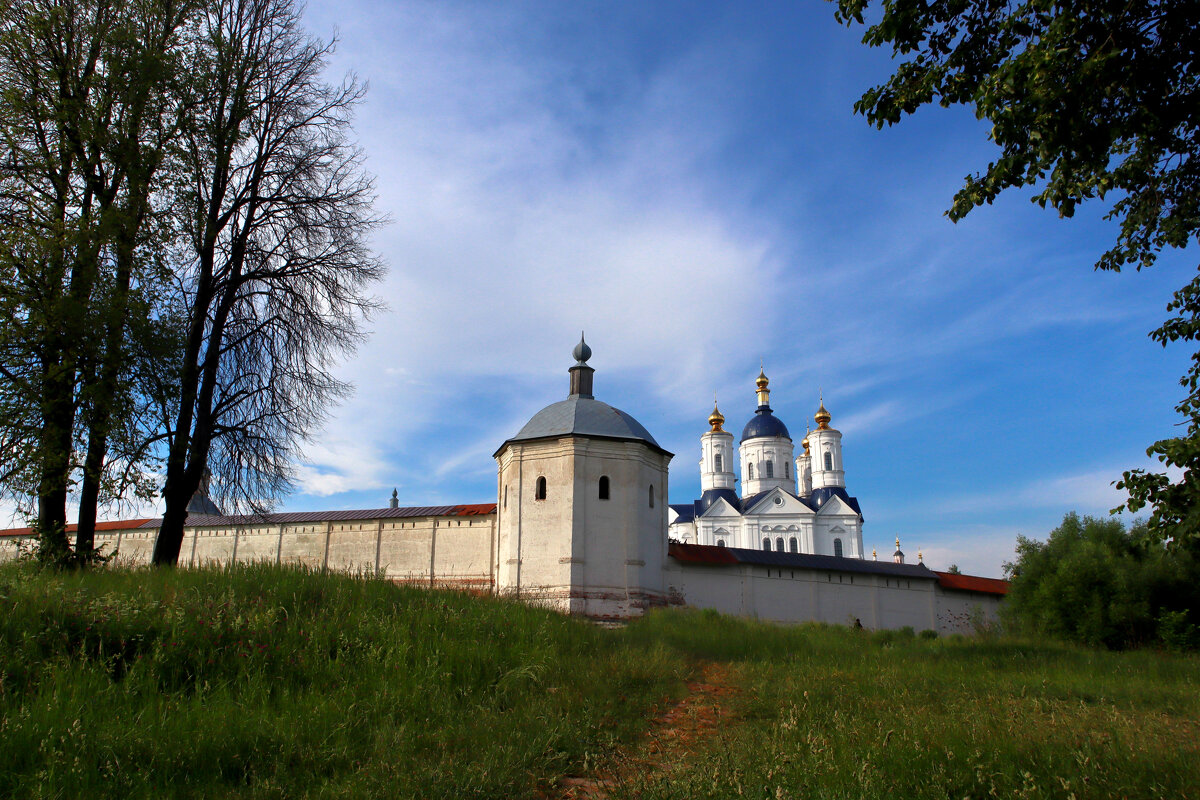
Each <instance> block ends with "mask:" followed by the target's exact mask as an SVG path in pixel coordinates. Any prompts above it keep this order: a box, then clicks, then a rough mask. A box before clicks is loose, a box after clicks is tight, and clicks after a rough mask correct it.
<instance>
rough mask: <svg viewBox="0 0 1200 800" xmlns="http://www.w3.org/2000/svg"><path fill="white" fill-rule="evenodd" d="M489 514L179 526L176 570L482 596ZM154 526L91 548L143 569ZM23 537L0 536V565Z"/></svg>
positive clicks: (489, 551) (114, 533) (488, 575)
mask: <svg viewBox="0 0 1200 800" xmlns="http://www.w3.org/2000/svg"><path fill="white" fill-rule="evenodd" d="M495 530H496V515H495V514H494V513H493V514H478V515H473V516H445V517H416V518H401V519H375V520H354V521H321V522H315V523H306V524H278V523H271V522H267V523H261V524H248V525H232V526H226V527H190V526H189V527H187V528H185V530H184V539H183V545H182V547H181V548H180V564H181V565H184V566H200V565H210V566H220V565H225V564H229V563H233V562H237V563H252V562H266V563H270V564H301V565H304V566H307V567H311V568H314V569H331V570H336V571H339V572H351V573H356V572H369V573H374V574H379V575H381V576H383V577H386V578H389V579H391V580H395V581H399V582H404V583H409V582H412V583H428V584H431V585H434V584H436V585H447V586H458V587H461V588H469V589H480V590H484V591H490V590H491V588H492V572H493V567H492V564H493V560H492V558H493V543H494V540H495ZM157 534H158V530H157V529H156V528H130V529H124V530H110V531H97V532H96V545H97V546H98V547H103V548H104V550H105V552H107V553H116V554H117V558H118V560H119V561H120V562H122V563H126V564H134V565H138V564H149V563H150V560H151V556H152V555H153V552H154V538H155V536H157ZM28 538H29V537H3V538H0V561H7V560H10V559H11V558H14V557H15V556H16V555H17V547H18V543H19V542H21V541H24V540H26V539H28Z"/></svg>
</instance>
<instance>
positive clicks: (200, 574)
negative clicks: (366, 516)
mask: <svg viewBox="0 0 1200 800" xmlns="http://www.w3.org/2000/svg"><path fill="white" fill-rule="evenodd" d="M684 670H685V667H684V665H683V663H682V661H681V660H680V659H679V658H678V657H676V656H674V655H671V654H668V653H667V651H666V650H665V649H664V648H661V647H653V646H649V647H647V646H642V645H640V644H637V645H631V644H627V643H625V642H624V641H623V640H622V637H621V634H620V632H619V631H611V630H604V629H600V628H597V627H594V626H591V625H587V624H583V623H580V622H579V621H577V620H571V619H566V618H564V617H561V616H559V615H557V614H554V613H551V612H547V611H542V610H538V609H533V608H528V607H526V606H523V605H518V604H516V603H509V602H500V601H496V600H491V599H486V598H477V597H471V596H467V595H463V594H458V593H453V592H432V591H426V590H421V589H407V588H401V587H396V586H393V585H391V584H388V583H384V582H382V581H376V580H361V579H351V578H345V577H335V576H322V575H319V574H312V573H308V572H304V571H299V570H279V569H275V568H268V567H257V566H255V567H237V568H234V569H231V570H224V571H210V570H180V571H175V572H169V573H163V572H154V571H132V572H131V571H118V570H114V571H106V570H100V571H97V572H94V573H91V574H85V575H68V576H59V575H52V574H46V573H37V572H34V571H32V570H29V569H22V568H13V567H7V568H4V569H2V570H0V693H2V694H0V709H2V712H3V718H2V720H0V753H2V754H3V756H2V757H3V759H4V764H3V768H2V769H0V797H122V798H124V797H151V796H153V797H162V796H176V797H213V796H233V797H242V796H244V797H280V798H282V797H296V796H299V795H307V796H312V797H371V796H376V797H446V798H460V797H508V796H522V795H527V794H529V793H531V792H533V791H534V789H535V787H537V786H538V785H539V784H546V783H547V782H549V781H551V780H553V779H555V778H557V777H558V776H560V775H562V774H563V773H564V772H566V771H568V770H570V769H575V768H577V767H578V766H579V765H581V764H583V763H584V762H585V761H586V760H589V759H590V760H595V759H596V758H597V756H598V755H600V754H602V753H604V752H607V751H608V750H610V749H611V748H612V747H614V746H615V745H617V744H620V743H622V742H627V741H629V740H630V738H631V737H632V736H633V735H634V734H635V733H636V732H638V731H641V730H642V729H644V727H645V724H646V722H645V718H646V711H647V709H648V708H649V707H650V706H651V704H653V703H654V702H656V701H661V699H662V698H663V696H664V695H665V694H668V693H670V692H673V691H677V690H678V686H679V683H680V678H681V677H682V676H683V674H684Z"/></svg>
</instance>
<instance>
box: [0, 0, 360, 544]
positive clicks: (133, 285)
mask: <svg viewBox="0 0 1200 800" xmlns="http://www.w3.org/2000/svg"><path fill="white" fill-rule="evenodd" d="M300 17H301V8H300V6H299V4H297V3H296V2H295V1H294V0H46V2H36V3H34V2H21V0H0V317H3V319H4V320H5V322H4V324H3V325H0V496H6V497H12V498H16V499H18V501H20V502H21V503H22V505H23V506H24V507H25V509H26V510H27V511H30V512H31V514H32V511H33V508H32V507H33V506H34V505H35V504H36V515H35V519H34V523H35V526H36V527H37V529H38V532H39V537H40V540H41V543H42V548H41V552H42V554H43V555H47V554H48V558H49V559H50V560H53V561H55V562H57V563H73V562H77V561H80V560H86V559H87V558H90V557H91V556H92V555H93V548H92V531H93V530H94V524H95V520H96V513H97V506H98V504H100V503H104V502H106V501H112V500H120V499H122V498H125V497H128V496H129V495H130V493H131V492H140V493H141V496H142V497H143V498H144V497H145V496H146V495H147V494H148V492H147V490H148V489H151V488H152V489H153V490H154V491H155V493H157V492H158V491H161V492H162V495H163V496H164V499H165V505H166V515H165V517H166V518H165V520H164V525H163V526H162V528H160V538H164V537H162V533H161V532H162V531H166V532H167V536H166V537H165V542H164V543H165V545H166V546H165V547H164V548H162V552H161V553H156V559H155V560H156V562H159V563H174V561H175V559H176V558H177V556H178V541H177V540H178V538H179V536H180V535H181V533H182V525H183V520H184V519H185V518H186V516H187V511H186V506H187V504H188V501H189V500H190V498H191V497H192V495H193V493H194V492H195V491H196V489H197V487H198V486H199V484H200V482H201V480H202V479H204V477H205V476H206V475H207V474H208V473H209V472H210V471H211V472H212V474H213V478H214V486H215V487H216V488H217V490H218V491H219V492H221V493H223V494H225V495H227V496H228V497H229V498H230V499H231V500H232V501H234V502H235V503H240V504H241V505H251V504H252V505H254V506H255V507H256V508H263V507H266V506H268V505H269V504H270V503H271V502H272V501H273V500H274V499H275V498H276V497H277V496H278V495H279V494H281V493H282V492H283V491H285V490H286V489H287V488H288V487H289V485H290V484H289V480H290V477H291V474H292V472H291V470H292V463H293V462H294V459H295V457H296V455H297V453H298V448H299V445H300V443H301V442H302V441H303V440H304V439H305V438H306V437H307V436H309V435H310V434H311V433H312V432H313V431H314V430H315V428H316V427H317V426H318V425H319V424H320V423H321V421H322V420H323V419H324V414H325V413H326V410H327V409H328V408H329V406H330V404H331V403H332V402H333V401H335V400H336V399H337V398H338V397H340V396H342V395H343V394H345V393H346V391H348V387H347V386H346V385H345V384H343V383H342V382H340V381H338V380H337V379H336V378H335V377H334V376H333V374H332V369H333V366H334V364H335V363H336V361H337V359H338V358H339V357H340V356H344V355H346V354H347V353H349V352H351V351H352V350H353V348H354V347H355V345H356V344H357V343H358V341H360V339H361V338H362V335H363V334H362V323H363V321H364V319H365V316H366V315H367V314H368V313H369V312H370V311H371V310H372V309H373V308H375V306H376V302H375V300H374V299H373V298H372V297H370V296H369V295H368V294H367V293H366V292H367V288H368V287H369V285H370V284H371V283H372V282H373V281H375V280H377V279H378V278H379V277H380V275H381V274H382V266H381V264H380V263H379V261H378V259H376V258H375V257H374V255H373V254H372V253H371V252H370V250H369V248H368V246H367V243H366V242H367V235H368V234H369V232H370V231H371V229H372V228H373V227H374V226H375V225H376V224H377V222H378V218H377V217H376V216H375V215H374V213H373V212H372V210H371V205H372V202H373V200H374V193H373V184H372V181H371V179H370V177H369V176H367V175H366V174H365V173H364V172H363V170H362V157H361V153H360V151H359V150H358V148H357V147H356V146H355V145H354V143H353V141H352V139H351V129H350V118H351V114H352V110H353V107H354V105H355V104H356V102H357V101H358V100H359V99H360V98H361V96H362V93H363V89H362V87H361V85H360V84H358V83H357V82H356V81H355V80H354V79H353V78H348V79H347V80H346V81H345V82H344V83H341V84H328V83H326V82H325V81H324V79H323V78H322V73H323V72H324V69H325V66H326V57H327V55H328V53H329V52H330V49H331V45H329V44H326V43H323V42H320V41H317V40H314V39H310V38H309V37H308V36H307V35H306V34H305V33H304V31H303V29H302V27H301V25H300ZM164 467H165V470H164V469H163V468H164ZM163 471H165V473H166V475H165V480H164V479H163V476H162V472H163ZM70 497H74V498H77V499H78V501H79V506H80V510H79V518H78V519H79V522H78V529H77V539H76V542H75V548H74V552H72V549H71V547H70V543H69V541H68V539H67V537H66V523H67V519H66V515H67V503H68V498H70ZM172 531H173V533H172Z"/></svg>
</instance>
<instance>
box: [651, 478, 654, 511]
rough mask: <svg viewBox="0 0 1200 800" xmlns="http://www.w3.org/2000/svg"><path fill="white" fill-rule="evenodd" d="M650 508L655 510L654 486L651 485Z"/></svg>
mask: <svg viewBox="0 0 1200 800" xmlns="http://www.w3.org/2000/svg"><path fill="white" fill-rule="evenodd" d="M650 507H651V508H654V484H653V483H652V484H650Z"/></svg>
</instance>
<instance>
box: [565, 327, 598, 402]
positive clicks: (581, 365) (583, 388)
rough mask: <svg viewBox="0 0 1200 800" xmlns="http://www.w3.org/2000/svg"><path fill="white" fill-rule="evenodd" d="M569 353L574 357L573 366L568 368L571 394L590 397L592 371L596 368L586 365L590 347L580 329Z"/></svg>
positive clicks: (589, 356)
mask: <svg viewBox="0 0 1200 800" xmlns="http://www.w3.org/2000/svg"><path fill="white" fill-rule="evenodd" d="M571 355H572V356H574V357H575V366H573V367H571V369H570V373H571V396H572V397H575V396H579V397H586V398H588V399H591V397H592V373H594V372H595V371H596V370H594V369H592V368H591V367H589V366H588V365H587V360H588V359H589V358H591V357H592V348H590V347H588V344H587V342H585V341H584V340H583V332H582V331H581V332H580V333H579V344H577V345H575V349H574V350H572V351H571Z"/></svg>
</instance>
